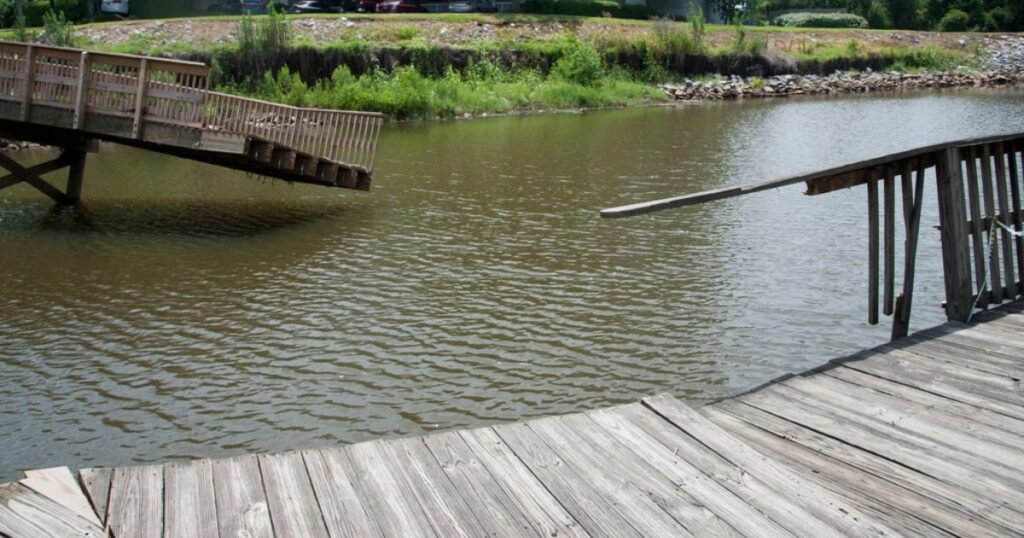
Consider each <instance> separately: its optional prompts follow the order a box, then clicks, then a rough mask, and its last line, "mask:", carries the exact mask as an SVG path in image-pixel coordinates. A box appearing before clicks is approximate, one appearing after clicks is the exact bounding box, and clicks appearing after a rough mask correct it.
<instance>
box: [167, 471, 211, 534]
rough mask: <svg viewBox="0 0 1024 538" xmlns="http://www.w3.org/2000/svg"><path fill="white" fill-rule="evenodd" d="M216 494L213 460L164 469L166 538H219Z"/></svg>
mask: <svg viewBox="0 0 1024 538" xmlns="http://www.w3.org/2000/svg"><path fill="white" fill-rule="evenodd" d="M216 502H217V501H216V494H215V493H214V488H213V466H212V464H211V463H210V460H197V461H190V462H183V463H169V464H167V465H166V466H164V537H165V538H177V537H180V538H191V537H196V536H217V534H218V532H219V531H218V529H217V510H216V506H217V504H216Z"/></svg>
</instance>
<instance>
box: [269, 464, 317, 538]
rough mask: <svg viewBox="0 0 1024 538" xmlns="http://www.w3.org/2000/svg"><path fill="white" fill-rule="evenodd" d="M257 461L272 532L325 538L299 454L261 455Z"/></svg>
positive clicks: (284, 537)
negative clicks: (265, 494)
mask: <svg viewBox="0 0 1024 538" xmlns="http://www.w3.org/2000/svg"><path fill="white" fill-rule="evenodd" d="M259 462H260V473H261V474H262V475H263V487H264V489H265V490H266V493H267V506H268V507H269V508H270V522H271V524H273V526H274V535H275V536H277V537H278V538H291V537H295V538H327V536H328V535H327V527H326V526H325V523H324V517H323V515H322V514H321V513H320V505H319V504H317V501H316V494H315V493H314V492H313V485H312V484H311V483H310V481H309V473H308V471H307V470H306V463H305V462H304V461H303V459H302V454H300V453H298V452H286V453H284V454H262V455H260V456H259Z"/></svg>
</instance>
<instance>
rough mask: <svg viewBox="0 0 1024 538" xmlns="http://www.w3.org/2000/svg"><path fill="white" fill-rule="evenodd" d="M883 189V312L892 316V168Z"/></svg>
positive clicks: (893, 275) (893, 202)
mask: <svg viewBox="0 0 1024 538" xmlns="http://www.w3.org/2000/svg"><path fill="white" fill-rule="evenodd" d="M883 187H884V190H885V199H884V204H885V221H884V245H885V266H884V270H885V277H884V280H885V286H884V289H885V292H884V296H883V300H882V312H883V313H884V314H885V315H887V316H891V315H892V313H893V301H894V300H895V287H896V285H895V280H896V182H895V179H894V177H893V169H892V167H891V166H886V167H885V183H884V185H883Z"/></svg>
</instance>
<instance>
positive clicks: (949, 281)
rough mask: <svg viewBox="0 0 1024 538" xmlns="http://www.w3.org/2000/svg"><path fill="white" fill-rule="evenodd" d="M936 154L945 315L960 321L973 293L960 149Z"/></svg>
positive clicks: (967, 315)
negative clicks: (944, 283) (944, 282)
mask: <svg viewBox="0 0 1024 538" xmlns="http://www.w3.org/2000/svg"><path fill="white" fill-rule="evenodd" d="M936 157H937V159H936V162H937V163H938V166H937V167H936V174H937V178H936V179H937V182H936V183H937V187H938V195H939V226H940V228H941V238H942V266H943V273H944V276H945V281H946V317H947V318H948V319H949V320H950V321H961V322H963V321H967V318H968V317H970V315H971V308H972V306H973V301H974V294H973V293H972V292H971V256H970V252H969V250H968V239H967V211H966V209H965V208H964V205H965V204H964V184H963V178H962V177H961V173H960V150H959V149H958V148H950V149H946V150H943V151H942V152H940V153H939V154H938V155H937V156H936Z"/></svg>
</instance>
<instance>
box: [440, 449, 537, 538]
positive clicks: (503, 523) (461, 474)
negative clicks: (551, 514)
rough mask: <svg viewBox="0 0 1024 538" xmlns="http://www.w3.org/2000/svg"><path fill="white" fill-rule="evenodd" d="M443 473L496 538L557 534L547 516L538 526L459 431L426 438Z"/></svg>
mask: <svg viewBox="0 0 1024 538" xmlns="http://www.w3.org/2000/svg"><path fill="white" fill-rule="evenodd" d="M422 440H423V443H424V444H425V445H426V446H427V448H428V449H429V450H430V452H431V453H432V454H433V456H434V458H436V459H437V462H438V464H439V465H440V466H441V469H442V471H443V472H444V473H445V475H447V477H448V478H449V480H451V482H452V484H453V485H454V486H455V489H456V490H458V491H459V492H461V494H462V495H463V496H464V497H466V498H467V499H473V505H474V507H475V509H476V510H478V511H479V513H480V522H481V523H482V524H484V525H489V528H488V533H490V534H493V535H496V536H523V535H539V536H548V535H550V534H551V533H552V532H555V533H557V530H556V529H555V527H554V525H553V524H552V522H550V521H549V520H548V519H547V518H546V517H544V518H542V519H541V521H538V522H537V524H536V525H535V524H534V522H532V521H531V520H530V517H529V516H528V515H527V513H526V510H525V509H524V508H523V507H522V506H521V505H520V503H519V501H518V499H516V498H514V497H512V496H509V494H508V493H507V492H506V491H505V489H503V488H502V486H501V484H500V483H499V482H498V481H497V480H495V479H494V477H493V476H491V473H490V472H489V471H488V470H487V468H486V467H484V465H483V464H482V463H481V462H480V461H479V459H477V457H476V455H474V454H473V451H472V450H471V449H470V448H469V446H468V445H466V442H465V441H464V440H463V439H462V437H461V436H459V434H458V433H457V432H449V433H443V434H437V435H428V436H426V437H424V438H423V439H422Z"/></svg>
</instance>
